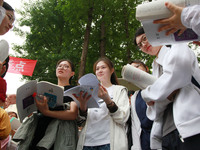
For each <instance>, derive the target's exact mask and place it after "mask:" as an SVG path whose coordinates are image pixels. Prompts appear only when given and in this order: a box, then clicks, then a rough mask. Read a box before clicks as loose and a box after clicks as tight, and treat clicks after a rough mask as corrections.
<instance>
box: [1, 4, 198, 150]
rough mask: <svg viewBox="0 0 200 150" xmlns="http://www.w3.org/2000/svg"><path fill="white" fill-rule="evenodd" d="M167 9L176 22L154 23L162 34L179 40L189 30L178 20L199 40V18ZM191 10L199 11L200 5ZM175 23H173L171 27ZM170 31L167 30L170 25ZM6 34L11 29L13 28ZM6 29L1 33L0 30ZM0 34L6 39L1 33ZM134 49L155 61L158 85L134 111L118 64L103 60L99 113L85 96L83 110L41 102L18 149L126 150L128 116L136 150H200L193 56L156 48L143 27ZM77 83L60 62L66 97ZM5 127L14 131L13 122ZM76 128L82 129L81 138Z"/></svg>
mask: <svg viewBox="0 0 200 150" xmlns="http://www.w3.org/2000/svg"><path fill="white" fill-rule="evenodd" d="M0 2H1V1H0ZM4 3H5V2H4ZM166 6H167V7H168V8H169V9H170V10H172V12H174V16H173V17H172V18H169V19H164V20H157V21H155V23H161V24H163V23H164V24H165V26H164V27H161V28H160V31H162V30H168V32H167V34H171V33H173V32H175V31H177V30H179V29H180V34H181V33H182V32H183V31H184V29H185V27H182V26H179V24H178V26H177V25H176V23H175V21H178V20H179V21H180V20H181V21H183V22H181V24H182V25H183V24H184V25H185V26H186V27H187V28H192V29H193V30H194V31H195V32H196V33H197V34H198V35H200V32H199V29H200V28H198V27H199V26H200V25H199V23H198V22H199V18H198V17H196V16H198V14H199V13H197V14H196V15H193V16H192V17H191V15H190V14H189V13H191V12H192V11H193V9H191V8H190V7H188V8H180V7H178V6H176V5H173V4H171V3H166ZM192 7H199V5H196V6H192ZM0 8H1V7H0ZM195 11H200V9H195ZM11 12H12V13H13V11H11ZM177 12H179V13H177ZM194 13H195V12H192V14H194ZM178 14H179V16H177V15H178ZM6 16H7V18H6V19H8V20H7V21H8V22H9V23H10V22H11V21H12V20H13V16H14V14H12V16H9V13H8V14H7V13H6ZM177 17H179V19H177ZM187 17H188V18H187ZM193 17H194V18H193ZM174 18H176V19H175V20H173V19H174ZM180 18H181V19H180ZM4 20H5V18H4V19H3V21H4ZM184 20H185V21H186V22H185V23H184ZM3 21H2V23H1V24H3ZM5 21H6V20H5ZM168 23H169V25H166V24H168ZM179 23H180V22H179ZM173 24H174V26H172V25H173ZM9 25H10V24H9ZM9 27H10V28H11V27H12V24H11V25H10V26H9ZM2 28H3V27H1V26H0V30H1V29H2ZM10 28H8V29H10ZM5 29H7V28H5ZM170 29H171V30H170ZM4 31H8V30H4ZM1 33H3V32H1V31H0V34H1ZM5 33H6V32H4V34H5ZM134 44H135V45H137V46H138V47H139V49H140V50H141V51H142V52H144V53H146V54H149V55H152V56H156V58H155V60H154V62H153V64H152V67H153V71H152V72H153V75H154V76H156V77H157V80H156V81H155V83H154V84H152V85H150V86H148V87H147V88H146V89H144V90H139V91H136V92H135V93H134V95H133V96H131V104H129V98H128V91H127V88H126V87H124V86H121V85H118V80H117V76H116V74H115V70H114V64H113V63H112V62H111V61H110V60H109V59H108V58H106V57H102V58H99V59H98V60H97V61H96V62H95V63H94V65H93V71H94V73H95V74H96V77H97V78H98V80H99V81H100V84H99V91H98V96H99V98H101V99H100V100H99V101H98V103H99V105H100V108H89V109H88V108H87V101H88V100H89V99H90V97H91V95H88V93H83V92H80V93H79V94H77V95H76V94H75V95H74V96H75V98H76V99H77V100H78V101H79V102H80V105H79V107H78V106H77V104H76V103H75V102H74V101H73V99H72V98H70V97H67V96H64V97H63V102H64V104H63V106H59V107H56V108H54V109H49V107H48V104H47V102H48V100H47V98H46V97H44V98H43V99H42V100H37V99H36V100H35V101H36V105H37V108H38V113H33V114H32V115H31V116H30V117H28V118H26V119H25V120H24V121H23V123H22V125H21V127H20V128H19V129H18V130H17V132H16V134H15V135H14V137H13V140H15V141H17V142H19V144H18V149H19V150H37V149H38V150H39V149H48V150H54V149H59V150H75V149H76V150H128V141H127V135H126V130H125V125H126V122H127V120H128V118H129V115H130V114H131V119H132V120H131V121H132V127H131V128H132V140H133V142H132V145H131V147H130V149H131V150H139V149H142V150H148V149H163V150H191V149H192V150H198V149H200V143H199V140H200V130H199V127H198V125H199V123H200V111H199V108H200V101H199V100H200V86H199V83H200V69H199V65H198V61H197V58H196V56H195V54H194V53H193V52H192V51H191V50H190V48H189V47H188V46H187V44H185V43H181V44H179V43H178V44H173V45H170V46H165V45H162V46H156V47H153V46H152V45H151V44H150V43H149V42H148V39H147V38H146V36H145V32H144V29H143V28H142V27H141V28H139V29H138V30H137V32H136V34H135V39H134ZM131 65H133V66H134V67H137V68H139V69H141V70H143V71H145V72H148V71H149V70H148V68H147V67H146V66H145V65H144V64H143V63H142V62H139V61H133V62H131ZM2 66H3V64H2V63H0V69H1V70H2V68H3V67H2ZM1 70H0V71H1ZM1 72H2V71H1ZM74 75H75V68H74V65H73V63H72V62H71V61H70V60H68V59H63V60H60V61H58V63H57V65H56V76H57V79H58V85H59V86H63V87H64V90H67V89H70V88H72V87H73V85H71V80H72V78H73V76H74ZM0 92H1V91H0ZM0 101H2V100H1V99H0ZM130 105H131V106H130ZM130 107H131V113H130ZM3 111H4V110H3V109H2V108H0V117H1V118H0V119H1V122H0V123H1V125H2V120H5V119H4V118H5V116H6V113H4V112H3ZM4 125H5V126H6V128H7V129H9V122H6V123H4ZM5 126H4V128H3V129H5ZM78 126H81V127H82V129H81V131H80V133H79V132H78ZM0 127H2V126H0ZM9 130H10V129H9ZM9 130H8V131H9ZM2 131H3V130H2V128H0V140H2V139H5V138H6V137H7V135H8V134H9V132H8V133H6V134H7V135H6V134H4V136H3V135H2V133H3V132H2Z"/></svg>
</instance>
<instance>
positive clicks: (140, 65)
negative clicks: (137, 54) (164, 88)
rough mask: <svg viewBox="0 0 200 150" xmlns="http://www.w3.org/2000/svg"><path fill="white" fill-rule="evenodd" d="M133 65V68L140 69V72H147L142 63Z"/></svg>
mask: <svg viewBox="0 0 200 150" xmlns="http://www.w3.org/2000/svg"><path fill="white" fill-rule="evenodd" d="M131 65H132V66H133V67H135V68H138V69H140V70H142V71H145V72H147V69H146V68H145V67H144V66H143V65H142V64H140V63H132V64H131Z"/></svg>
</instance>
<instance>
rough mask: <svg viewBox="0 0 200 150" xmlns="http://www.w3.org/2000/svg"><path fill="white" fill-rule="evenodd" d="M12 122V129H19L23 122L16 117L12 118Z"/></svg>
mask: <svg viewBox="0 0 200 150" xmlns="http://www.w3.org/2000/svg"><path fill="white" fill-rule="evenodd" d="M10 124H11V129H12V130H17V129H18V128H19V127H20V126H21V122H20V121H19V120H18V119H17V118H15V117H12V118H11V119H10Z"/></svg>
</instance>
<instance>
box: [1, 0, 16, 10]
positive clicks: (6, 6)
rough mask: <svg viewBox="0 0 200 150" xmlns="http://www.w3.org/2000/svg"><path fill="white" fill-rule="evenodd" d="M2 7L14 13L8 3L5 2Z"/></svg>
mask: <svg viewBox="0 0 200 150" xmlns="http://www.w3.org/2000/svg"><path fill="white" fill-rule="evenodd" d="M2 7H3V8H5V9H6V10H10V11H14V9H13V8H12V7H11V6H10V5H9V4H8V3H6V2H3V6H2Z"/></svg>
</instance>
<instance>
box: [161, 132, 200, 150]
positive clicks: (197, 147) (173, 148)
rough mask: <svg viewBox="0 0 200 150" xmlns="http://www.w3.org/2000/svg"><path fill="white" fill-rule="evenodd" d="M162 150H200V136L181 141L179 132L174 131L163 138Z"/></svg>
mask: <svg viewBox="0 0 200 150" xmlns="http://www.w3.org/2000/svg"><path fill="white" fill-rule="evenodd" d="M162 150H200V134H197V135H194V136H191V137H188V138H185V139H184V142H182V141H181V140H180V137H179V132H178V131H177V130H174V131H172V132H170V133H169V134H167V135H166V136H164V137H163V138H162Z"/></svg>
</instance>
